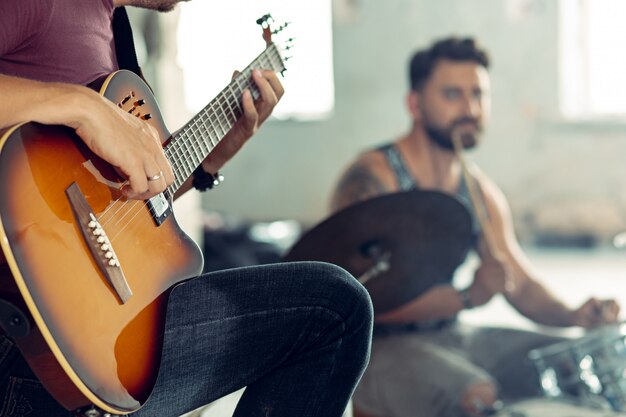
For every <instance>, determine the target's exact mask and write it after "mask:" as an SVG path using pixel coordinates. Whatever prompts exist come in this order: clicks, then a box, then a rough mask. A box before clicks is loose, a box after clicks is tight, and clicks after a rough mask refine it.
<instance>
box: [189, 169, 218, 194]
mask: <svg viewBox="0 0 626 417" xmlns="http://www.w3.org/2000/svg"><path fill="white" fill-rule="evenodd" d="M222 181H224V176H223V175H221V174H220V173H219V172H216V173H215V174H210V173H208V172H206V171H205V170H204V169H202V164H200V165H198V168H196V170H195V171H194V172H193V179H192V181H191V184H192V185H193V187H194V188H195V189H196V190H198V191H206V190H210V189H212V188H213V187H215V186H218V185H220V184H221V182H222Z"/></svg>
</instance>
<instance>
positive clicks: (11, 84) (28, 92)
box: [0, 75, 103, 128]
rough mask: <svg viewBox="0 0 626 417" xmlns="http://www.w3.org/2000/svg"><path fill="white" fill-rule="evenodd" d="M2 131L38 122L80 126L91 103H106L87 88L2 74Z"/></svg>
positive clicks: (0, 107) (0, 87)
mask: <svg viewBox="0 0 626 417" xmlns="http://www.w3.org/2000/svg"><path fill="white" fill-rule="evenodd" d="M0 97H2V100H0V128H5V127H9V126H12V125H15V124H17V123H21V122H27V121H36V122H40V123H45V124H62V125H66V126H70V127H77V126H78V125H79V124H80V122H81V119H83V118H84V117H85V113H86V112H88V111H89V107H90V102H93V101H98V100H103V99H102V98H100V96H99V95H98V94H97V93H95V92H93V91H91V90H89V89H88V88H86V87H82V86H77V85H71V84H62V83H41V82H37V81H31V80H26V79H22V78H16V77H9V76H6V75H0Z"/></svg>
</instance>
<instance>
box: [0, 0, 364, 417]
mask: <svg viewBox="0 0 626 417" xmlns="http://www.w3.org/2000/svg"><path fill="white" fill-rule="evenodd" d="M178 1H180V0H49V1H41V0H20V1H10V0H2V1H0V97H1V98H2V99H1V100H0V129H2V130H0V136H1V138H0V182H1V183H2V184H1V185H0V191H1V192H2V193H3V194H2V197H0V200H1V202H0V206H2V207H1V208H0V232H1V233H0V234H1V235H2V239H1V242H2V251H0V255H2V256H1V257H0V271H2V276H1V280H0V295H3V294H14V295H15V294H18V295H19V297H18V298H10V297H9V298H6V297H0V310H2V312H1V314H2V317H1V319H2V329H3V330H4V333H5V334H4V335H2V336H0V417H25V416H29V417H61V416H63V417H67V416H70V415H72V414H73V413H77V414H79V413H80V414H82V415H88V416H104V415H106V414H105V413H110V414H132V415H133V416H139V417H144V416H146V417H148V416H149V417H174V416H179V415H181V414H183V413H186V412H189V411H191V410H193V409H195V408H197V407H200V406H202V405H204V404H207V403H209V402H211V401H213V400H215V399H217V398H219V397H221V396H223V395H226V394H228V393H230V392H233V391H235V390H237V389H239V388H242V387H247V388H246V390H245V392H244V394H243V396H242V398H241V400H240V402H239V404H238V406H237V409H236V411H235V416H245V417H254V416H258V417H261V416H264V417H268V416H272V417H295V416H299V417H305V416H308V417H313V416H318V417H333V416H334V417H338V416H340V415H341V414H342V412H343V410H344V409H345V407H346V404H347V402H348V399H349V398H350V396H351V394H352V391H353V389H354V387H355V385H356V383H357V382H358V380H359V378H360V375H361V373H362V372H363V369H364V367H365V366H366V363H367V360H368V355H369V341H370V334H371V320H372V311H371V303H370V301H369V298H368V296H367V293H366V292H365V290H364V289H363V288H362V287H361V285H360V284H358V283H357V282H356V280H354V278H353V277H352V276H350V275H349V274H347V273H346V272H345V271H344V270H342V269H340V268H338V267H335V266H333V265H328V264H323V263H296V264H280V265H269V266H263V267H250V268H245V269H237V270H229V271H223V272H216V273H211V274H207V275H204V276H201V277H197V278H194V279H190V280H187V278H191V277H192V276H194V275H196V274H197V273H199V270H200V269H201V266H202V261H201V258H199V256H198V253H197V252H198V251H197V248H196V247H195V245H194V244H193V243H191V242H190V240H189V239H188V238H187V237H186V236H185V235H184V234H182V233H181V232H180V231H179V229H178V228H177V227H176V223H175V220H174V218H173V216H172V215H171V210H170V205H171V198H172V197H173V196H175V195H176V196H178V195H180V194H182V193H184V192H185V191H187V190H189V189H190V188H192V187H195V188H197V189H200V190H206V189H207V188H211V187H212V184H213V182H214V180H215V178H216V177H217V174H216V173H217V171H218V169H220V168H221V167H222V166H223V165H224V163H226V162H227V161H228V160H229V159H230V158H231V157H233V156H234V155H235V154H236V153H237V152H238V151H239V149H240V148H241V147H242V146H243V145H244V144H245V142H246V141H247V140H248V139H249V138H250V137H251V136H252V135H253V134H254V133H255V131H256V129H257V128H258V127H259V125H260V124H261V123H263V122H264V121H265V120H266V119H267V117H268V116H269V115H270V113H271V112H272V110H273V108H274V106H275V105H276V103H277V102H278V101H279V100H280V98H281V96H282V95H283V87H282V85H281V83H280V81H279V80H278V78H277V76H276V74H275V72H276V71H277V70H280V63H281V62H280V59H279V58H277V57H276V56H275V53H274V52H275V51H274V50H273V49H272V47H271V46H268V50H267V52H264V53H263V54H262V55H261V56H260V58H259V59H258V60H257V61H255V62H253V63H252V64H251V66H250V67H249V69H247V70H244V71H243V72H242V73H241V74H240V75H239V76H237V77H236V78H235V79H234V80H233V82H232V83H231V87H232V88H230V89H229V91H231V92H233V91H234V93H232V94H231V96H225V97H222V96H220V97H218V98H216V100H215V103H214V104H212V105H211V106H209V108H208V110H207V111H204V113H203V114H201V115H199V116H198V117H197V118H195V119H194V120H193V121H192V122H190V123H189V125H187V126H185V127H184V128H183V129H181V130H179V131H178V132H177V133H176V134H173V135H170V134H169V133H168V132H167V130H166V129H165V128H164V126H163V122H162V117H160V115H159V114H158V109H157V107H156V105H155V103H154V100H153V97H152V96H151V94H150V90H149V88H147V87H146V86H145V84H142V83H141V80H140V79H139V77H136V76H134V74H133V73H131V72H127V71H122V72H119V73H115V74H114V75H112V76H109V77H107V75H108V74H111V73H114V72H115V71H117V70H118V69H119V66H120V61H119V56H120V55H119V52H120V51H119V49H120V48H119V45H120V43H119V41H120V39H119V36H118V38H117V39H114V31H113V28H112V27H113V26H112V21H113V20H114V17H115V18H117V17H118V16H119V15H120V14H122V13H123V16H125V11H124V9H123V8H121V7H120V6H139V7H144V8H149V9H155V10H159V11H168V10H171V9H172V8H173V7H174V6H175V5H176V4H177V3H178ZM122 41H127V42H130V40H127V39H122ZM116 45H117V54H116ZM259 68H267V69H259ZM96 80H100V81H102V80H104V81H103V83H102V82H101V83H100V84H102V85H103V87H102V90H101V94H98V93H97V92H95V91H94V90H92V89H90V88H87V87H86V86H88V85H93V83H94V82H95V81H96ZM212 103H213V102H212ZM23 123H24V124H23ZM190 148H191V149H192V151H190ZM146 236H150V237H149V238H146ZM165 238H170V240H168V239H165ZM31 241H32V244H31ZM144 243H146V244H145V245H144ZM127 247H128V249H129V250H126V249H127ZM181 281H185V282H184V283H183V284H180V285H175V284H177V283H179V282H181ZM172 288H173V289H172ZM170 290H171V291H170ZM142 301H143V304H142ZM7 317H8V319H7ZM18 347H19V350H18V349H17V348H18ZM20 351H21V353H20ZM153 359H154V361H152V360H153ZM152 362H154V363H155V364H156V369H155V368H154V367H153V366H152V365H153V364H152ZM29 365H30V366H29ZM33 371H34V372H33ZM137 375H139V376H137ZM42 383H43V386H44V387H45V388H46V389H45V390H44V389H43V387H42ZM48 392H50V393H51V394H52V396H51V395H49V394H48ZM148 396H149V399H148ZM53 397H54V399H53ZM68 410H69V411H68ZM76 410H78V411H76Z"/></svg>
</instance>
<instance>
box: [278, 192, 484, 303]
mask: <svg viewBox="0 0 626 417" xmlns="http://www.w3.org/2000/svg"><path fill="white" fill-rule="evenodd" d="M472 243H473V232H472V220H471V217H470V214H469V212H468V210H467V208H466V207H465V205H464V204H463V203H461V202H460V201H459V200H457V199H456V198H455V197H453V196H450V195H448V194H444V193H441V192H437V191H421V190H412V191H405V192H400V193H394V194H388V195H383V196H380V197H376V198H373V199H370V200H366V201H364V202H362V203H357V204H355V205H352V206H350V207H347V208H345V209H343V210H341V211H339V212H337V213H336V214H334V215H332V216H331V217H329V218H327V219H326V220H324V221H323V222H321V223H320V224H319V225H317V226H315V227H314V228H313V229H311V230H309V231H308V232H307V233H305V234H304V235H303V236H302V237H301V238H300V240H299V241H298V242H297V243H296V244H295V245H294V246H293V247H292V248H291V250H290V251H289V253H288V254H287V255H286V256H285V257H284V260H285V261H304V260H309V261H324V262H329V263H333V264H336V265H339V266H341V267H343V268H344V269H346V270H347V271H348V272H350V273H352V275H354V276H355V277H356V278H357V279H359V281H361V283H362V284H363V285H364V286H365V288H366V289H367V290H368V291H369V293H370V296H371V298H372V302H373V304H374V310H375V312H376V313H384V312H386V311H390V310H393V309H395V308H397V307H400V306H401V305H403V304H405V303H407V302H408V301H410V300H412V299H414V298H415V297H417V296H419V295H421V294H423V293H424V292H425V291H427V290H428V289H429V288H431V287H432V286H434V285H437V284H439V283H447V282H450V277H451V276H452V274H453V273H454V271H455V269H456V268H457V267H458V266H459V265H460V264H461V262H463V260H464V259H465V255H466V254H467V251H468V250H469V248H470V246H471V245H472Z"/></svg>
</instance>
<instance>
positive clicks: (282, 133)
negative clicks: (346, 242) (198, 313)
mask: <svg viewBox="0 0 626 417" xmlns="http://www.w3.org/2000/svg"><path fill="white" fill-rule="evenodd" d="M300 1H303V0H300ZM335 1H336V6H337V10H342V11H345V8H346V7H350V8H351V9H350V10H352V12H354V15H353V16H352V17H351V18H350V17H346V14H345V13H341V14H338V15H337V16H336V20H335V23H334V36H335V39H334V52H335V55H334V60H335V82H336V108H335V112H334V115H333V116H332V117H331V118H329V119H328V120H324V121H319V122H307V123H301V122H292V121H269V122H267V123H266V125H265V126H264V127H263V128H262V130H261V131H260V132H259V134H258V135H257V136H256V137H255V138H254V140H253V141H251V143H250V144H248V145H247V146H246V148H245V149H244V150H243V151H242V152H241V153H240V154H239V155H238V157H237V158H236V159H234V160H233V161H231V163H230V164H229V165H228V166H227V167H226V168H225V169H224V174H225V175H226V181H225V183H224V184H223V185H222V186H221V188H220V189H219V190H216V191H211V192H209V193H207V194H206V195H205V197H204V200H203V204H204V206H205V207H207V208H214V209H218V210H224V211H229V212H233V213H236V214H239V215H241V216H244V217H246V218H250V219H255V220H271V219H282V218H293V219H298V220H302V221H304V222H306V223H309V224H312V223H315V222H317V221H319V220H321V219H322V218H323V217H324V216H325V215H326V214H327V205H328V198H329V193H330V191H331V189H332V187H333V184H334V182H335V181H336V180H337V178H338V176H339V175H340V173H341V171H342V170H343V168H344V167H345V166H346V165H347V163H348V162H349V161H350V160H351V159H352V158H353V157H354V156H355V155H356V154H357V153H358V152H359V151H361V150H363V149H365V148H367V147H370V146H374V145H375V144H377V143H380V142H381V141H384V140H386V139H390V138H394V137H396V136H397V135H399V134H400V133H402V132H403V131H404V130H405V129H406V128H407V127H408V124H409V120H408V117H407V114H406V112H405V110H404V105H403V101H404V94H405V91H406V65H407V61H408V58H409V56H410V54H411V53H412V52H413V51H414V50H415V49H416V48H418V47H422V46H425V45H427V44H428V43H429V42H430V41H432V40H433V39H435V38H437V37H440V36H445V35H449V34H460V35H475V36H476V37H477V38H478V39H479V40H480V41H481V42H482V43H483V44H484V45H485V46H486V47H487V49H488V50H489V51H490V53H491V56H492V60H493V67H492V71H491V74H492V86H493V113H492V121H491V124H490V126H489V127H488V131H487V135H486V138H485V143H484V145H483V146H482V147H481V149H479V150H477V151H476V152H474V154H473V155H471V157H472V158H474V159H475V160H477V161H478V162H479V163H480V164H481V165H482V166H483V168H484V169H485V170H486V171H487V172H488V173H490V174H491V175H492V176H493V177H494V178H495V180H496V181H497V182H498V183H499V184H500V185H501V186H502V188H503V190H504V191H505V193H506V194H507V195H508V196H509V198H510V201H511V204H512V208H513V210H514V214H515V217H516V219H517V222H518V227H519V229H520V232H521V233H522V236H523V237H524V236H529V235H528V233H530V232H533V231H537V230H539V231H548V232H550V231H552V232H558V233H561V234H564V235H567V234H572V233H574V234H577V233H591V234H593V235H595V236H599V237H600V238H601V239H608V237H610V236H611V235H612V234H613V233H614V232H616V231H618V230H620V229H621V228H626V223H625V218H626V179H624V176H623V168H622V163H621V162H622V159H623V156H624V155H626V134H624V132H626V130H625V129H623V126H596V125H590V126H589V125H587V126H572V125H568V124H563V123H561V122H560V120H559V116H558V113H557V104H558V103H557V97H558V91H557V88H558V82H557V73H558V68H557V30H556V25H557V21H558V16H557V12H558V10H557V1H556V0H480V1H478V0H436V1H434V0H385V1H376V0H335ZM292 30H293V31H295V32H297V28H293V29H292ZM295 54H296V58H297V49H296V52H295ZM312 82H314V80H312ZM287 94H289V92H287ZM596 205H598V207H595V206H596Z"/></svg>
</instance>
